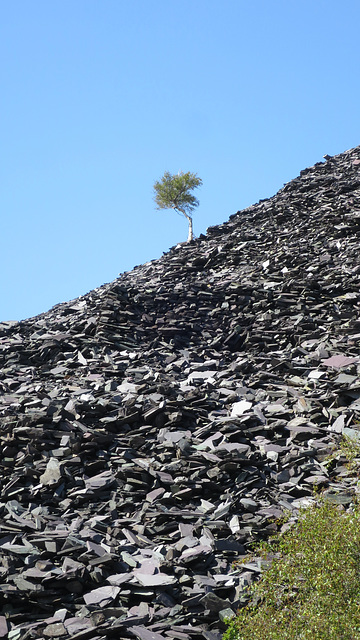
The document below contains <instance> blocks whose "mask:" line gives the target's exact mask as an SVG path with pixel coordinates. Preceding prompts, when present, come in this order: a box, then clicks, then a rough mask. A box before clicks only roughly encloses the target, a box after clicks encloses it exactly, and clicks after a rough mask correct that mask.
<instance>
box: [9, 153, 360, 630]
mask: <svg viewBox="0 0 360 640" xmlns="http://www.w3.org/2000/svg"><path fill="white" fill-rule="evenodd" d="M359 230H360V147H359V148H356V149H352V150H350V151H347V152H346V153H344V154H342V155H339V156H336V157H333V158H329V159H328V160H327V161H326V162H322V163H318V164H316V165H315V166H314V167H312V168H310V169H306V170H305V171H302V172H301V174H300V176H299V177H298V178H296V179H295V180H293V181H292V182H290V183H289V184H287V185H285V186H284V188H282V189H281V190H280V191H279V192H278V193H277V194H276V195H275V196H274V197H272V198H270V199H269V200H265V201H260V202H259V203H258V204H256V205H253V206H251V207H249V208H248V209H245V210H244V211H241V212H238V213H237V214H235V215H233V216H231V218H230V220H229V222H227V223H225V224H222V225H219V226H216V227H212V228H210V229H208V232H207V234H206V236H203V235H202V236H200V238H198V239H197V240H196V241H194V242H192V243H189V244H183V245H179V246H177V247H174V248H172V249H171V250H170V251H169V252H168V253H166V254H165V255H164V256H163V257H162V258H160V259H159V260H155V261H153V262H151V263H148V264H144V265H142V266H139V267H136V268H135V269H134V270H133V271H131V272H129V273H125V274H124V275H122V276H121V277H119V278H118V279H117V280H115V281H114V282H112V283H111V284H107V285H104V286H103V287H101V288H99V289H95V290H94V291H91V292H90V293H89V294H87V295H85V296H83V297H81V298H79V299H77V300H75V301H72V302H69V303H66V304H60V305H57V306H56V307H54V308H53V309H51V310H50V311H49V312H48V313H44V314H42V315H39V316H37V317H35V318H32V319H30V320H26V321H24V322H20V323H13V322H3V323H1V324H0V359H1V377H0V389H1V399H0V402H1V405H0V408H1V412H0V416H1V417H0V424H1V431H0V439H1V460H0V464H1V502H0V557H1V565H0V571H1V576H2V580H1V586H0V591H1V600H2V609H1V614H0V637H6V634H8V638H9V639H10V640H17V639H21V640H26V639H27V638H43V639H44V640H47V639H49V638H55V639H59V640H63V639H66V638H69V637H71V638H73V640H75V639H76V640H80V639H81V640H87V639H92V640H97V639H99V638H110V639H111V638H137V639H139V640H170V639H171V638H175V639H177V640H220V638H221V635H222V631H223V629H224V624H223V620H224V618H226V617H228V616H229V615H231V614H232V611H235V610H236V609H237V607H238V606H239V605H240V604H242V603H244V602H246V587H247V585H248V584H250V582H251V581H252V580H253V579H254V577H256V576H257V575H258V574H259V572H260V571H261V562H260V561H258V560H256V559H255V560H253V561H251V562H246V563H245V564H244V565H241V564H239V562H238V561H239V560H240V559H241V558H242V556H244V555H245V554H246V553H247V551H248V549H249V545H250V543H251V542H253V541H254V540H257V539H259V538H263V537H266V536H267V535H269V534H271V533H273V532H274V531H276V530H277V528H278V526H280V525H279V524H278V518H279V517H280V516H281V515H282V513H283V512H284V510H290V511H291V513H292V514H293V515H294V517H296V514H297V513H298V509H299V507H300V506H301V505H302V504H304V503H306V502H309V499H311V497H312V495H313V490H314V487H317V488H320V489H323V490H324V491H325V492H326V493H327V494H328V496H329V498H330V499H332V500H334V501H335V502H339V503H342V504H345V505H346V504H348V503H351V501H352V500H353V494H354V492H355V491H356V486H355V482H354V478H353V477H351V474H350V472H349V470H348V469H347V468H346V467H345V466H344V464H343V461H342V459H341V458H339V459H338V460H335V461H334V462H333V463H332V465H329V464H328V463H327V462H326V458H327V456H328V455H329V453H330V452H331V450H332V447H333V446H334V444H333V443H334V442H336V440H338V439H339V435H340V434H341V433H347V434H348V435H350V436H351V437H353V438H357V437H358V436H360V432H359V424H360V355H359V348H358V346H359V340H360V317H359V309H360V292H359V291H360V287H359V285H360V265H359V241H358V237H359Z"/></svg>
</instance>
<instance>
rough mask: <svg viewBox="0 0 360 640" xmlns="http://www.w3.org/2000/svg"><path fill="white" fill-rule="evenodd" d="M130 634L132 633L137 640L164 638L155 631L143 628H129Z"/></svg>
mask: <svg viewBox="0 0 360 640" xmlns="http://www.w3.org/2000/svg"><path fill="white" fill-rule="evenodd" d="M129 631H130V633H132V634H133V635H134V636H135V637H136V638H139V640H165V636H163V635H162V634H160V633H157V632H155V631H150V630H148V629H146V628H145V627H138V626H134V627H130V628H129Z"/></svg>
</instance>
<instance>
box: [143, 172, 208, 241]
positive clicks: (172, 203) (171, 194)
mask: <svg viewBox="0 0 360 640" xmlns="http://www.w3.org/2000/svg"><path fill="white" fill-rule="evenodd" d="M201 185H202V180H201V178H199V177H198V176H197V175H196V173H191V172H190V171H188V172H187V173H184V172H183V171H179V173H177V174H175V175H172V174H171V173H169V171H165V173H164V175H163V177H162V178H161V180H159V181H157V182H155V184H154V191H155V196H154V200H155V202H156V204H157V207H156V208H157V209H174V210H175V211H176V213H179V214H180V213H182V214H183V216H185V218H186V219H187V221H188V223H189V235H188V239H187V241H188V242H190V240H192V239H193V237H194V234H193V223H192V211H193V209H195V207H197V206H198V205H199V201H198V199H197V198H195V196H194V195H193V194H192V193H190V192H191V191H192V190H193V189H197V188H198V187H200V186H201Z"/></svg>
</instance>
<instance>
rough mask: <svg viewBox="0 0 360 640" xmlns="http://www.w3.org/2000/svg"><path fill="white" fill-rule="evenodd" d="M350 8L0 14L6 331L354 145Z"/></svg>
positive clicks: (131, 6) (84, 0) (304, 2)
mask: <svg viewBox="0 0 360 640" xmlns="http://www.w3.org/2000/svg"><path fill="white" fill-rule="evenodd" d="M359 24H360V3H359V1H358V0H342V2H340V1H339V0H301V2H300V1H299V2H295V0H221V2H220V0H176V1H175V0H51V1H49V0H32V1H31V2H29V0H12V1H11V2H9V1H6V0H3V2H0V60H1V63H0V87H1V93H0V145H1V155H0V184H1V189H0V211H1V219H2V224H1V228H2V234H1V252H0V260H1V264H0V274H1V280H0V321H2V320H21V319H25V318H28V317H31V316H34V315H36V314H38V313H41V312H43V311H47V310H48V309H49V308H50V307H52V306H53V305H55V304H57V303H59V302H64V301H66V300H71V299H73V298H75V297H78V296H80V295H83V294H84V293H87V292H88V291H89V290H91V289H94V288H95V287H98V286H100V285H102V284H103V283H105V282H109V281H111V280H113V279H114V278H116V277H117V275H118V274H119V273H121V272H123V271H128V270H130V269H132V268H133V267H134V266H135V265H137V264H141V263H143V262H147V261H148V260H152V259H154V258H158V257H160V256H161V255H162V253H163V252H166V251H167V250H168V249H169V248H170V247H171V246H173V245H175V244H177V242H180V241H184V240H186V237H187V224H186V220H185V219H183V218H182V217H181V216H177V215H176V214H174V213H173V212H172V211H157V210H156V208H155V204H154V202H153V183H154V181H155V180H157V179H159V178H160V177H161V176H162V174H163V173H164V171H165V170H168V171H170V172H172V173H175V172H177V171H179V170H183V171H193V172H196V173H197V174H198V175H199V176H200V177H201V178H202V180H203V186H202V187H201V190H199V191H197V192H196V195H197V197H198V198H199V200H200V206H199V208H198V209H197V210H196V211H195V212H194V231H195V234H196V235H199V234H200V233H204V232H205V231H206V228H207V227H208V226H210V225H214V224H220V223H222V222H224V221H226V220H227V219H228V218H229V216H230V215H231V214H233V213H235V212H236V211H237V210H239V209H243V208H245V207H247V206H249V205H250V204H252V203H254V202H257V201H258V200H259V199H262V198H266V197H270V196H272V195H273V194H274V193H275V192H276V191H277V190H278V189H280V188H281V187H282V186H283V184H284V183H286V182H288V181H289V180H291V179H292V178H294V177H296V175H298V173H299V171H300V170H301V169H303V168H305V167H307V166H310V165H313V164H314V163H315V162H318V161H321V160H322V156H323V155H324V154H330V155H334V154H337V153H341V152H342V151H345V150H346V149H348V148H351V147H355V146H357V145H358V144H360V130H359V129H360V119H359V113H360V108H359V104H360V84H359V68H360V59H359V58H360V55H359V54H360V41H359Z"/></svg>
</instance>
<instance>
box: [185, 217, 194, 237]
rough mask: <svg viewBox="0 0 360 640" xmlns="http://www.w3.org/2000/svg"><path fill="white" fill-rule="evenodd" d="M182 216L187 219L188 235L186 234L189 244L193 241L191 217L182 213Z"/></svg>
mask: <svg viewBox="0 0 360 640" xmlns="http://www.w3.org/2000/svg"><path fill="white" fill-rule="evenodd" d="M184 216H185V217H186V218H187V221H188V223H189V233H188V238H187V242H191V240H193V239H194V234H193V221H192V217H191V216H188V215H187V214H186V213H184Z"/></svg>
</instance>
